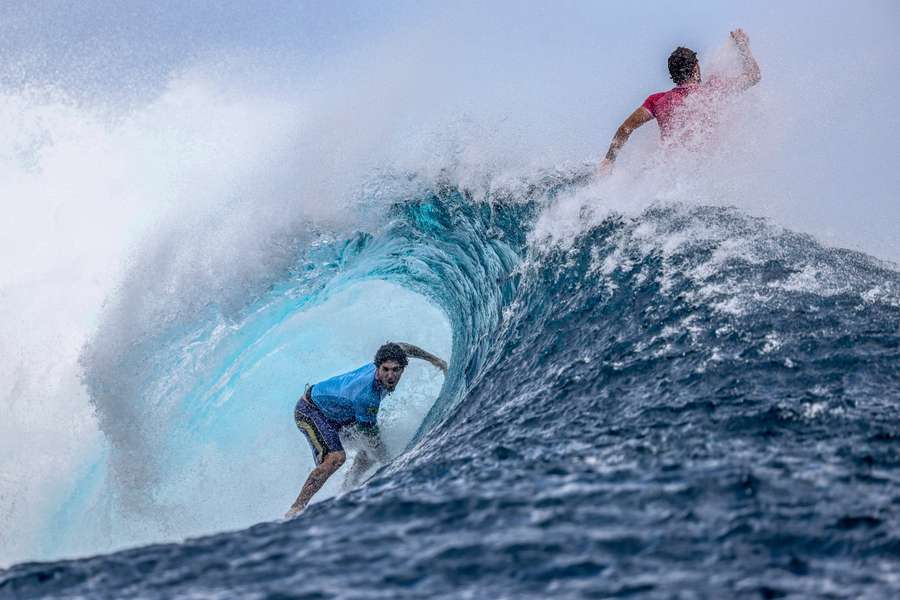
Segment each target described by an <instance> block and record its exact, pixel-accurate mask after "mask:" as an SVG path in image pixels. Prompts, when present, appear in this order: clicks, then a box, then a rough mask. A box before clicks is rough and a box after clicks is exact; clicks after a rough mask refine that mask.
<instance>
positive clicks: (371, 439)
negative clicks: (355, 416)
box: [356, 423, 387, 462]
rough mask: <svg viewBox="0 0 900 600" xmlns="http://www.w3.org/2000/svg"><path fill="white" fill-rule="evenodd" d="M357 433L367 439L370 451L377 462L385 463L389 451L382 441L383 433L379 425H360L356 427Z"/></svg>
mask: <svg viewBox="0 0 900 600" xmlns="http://www.w3.org/2000/svg"><path fill="white" fill-rule="evenodd" d="M356 429H357V431H359V433H360V434H361V435H362V436H363V437H364V438H365V440H366V445H367V446H368V449H369V450H371V451H372V454H374V458H375V460H377V461H380V462H385V461H386V460H387V449H386V448H385V446H384V442H383V441H382V440H381V432H380V431H379V429H378V425H377V424H370V423H360V424H358V425H357V426H356Z"/></svg>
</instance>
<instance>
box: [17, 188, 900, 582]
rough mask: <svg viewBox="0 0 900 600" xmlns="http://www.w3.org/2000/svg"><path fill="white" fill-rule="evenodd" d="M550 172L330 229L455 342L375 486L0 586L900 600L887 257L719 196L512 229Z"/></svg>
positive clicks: (528, 214) (436, 196)
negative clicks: (418, 421)
mask: <svg viewBox="0 0 900 600" xmlns="http://www.w3.org/2000/svg"><path fill="white" fill-rule="evenodd" d="M560 185H563V183H560V182H553V181H550V182H544V184H542V187H540V189H534V190H532V193H531V195H526V197H524V198H523V197H518V198H510V197H503V196H502V194H501V195H498V197H496V198H494V201H493V202H473V201H471V200H470V199H469V198H467V195H466V193H465V192H462V191H460V190H458V189H456V188H453V187H449V186H448V187H446V188H439V189H432V190H430V191H428V192H426V193H422V194H419V195H416V196H415V197H409V198H399V199H398V200H397V202H396V204H395V205H394V207H393V209H392V210H393V219H392V221H391V222H390V223H389V224H388V225H386V226H385V227H384V228H383V229H382V230H381V231H380V232H378V233H377V234H375V235H368V234H367V235H360V236H358V237H356V238H353V239H351V240H349V243H348V241H347V240H345V241H339V242H336V243H335V244H336V247H338V246H339V247H340V248H341V250H340V252H341V260H340V261H339V264H340V267H339V268H338V269H337V270H338V271H350V270H353V269H356V270H357V272H358V277H359V278H360V280H363V279H367V278H368V279H371V278H376V279H386V280H389V281H392V282H395V283H399V284H400V285H402V286H405V287H407V288H409V289H411V290H413V291H416V292H420V293H422V294H425V295H426V296H427V297H429V298H431V299H432V300H433V301H435V302H436V303H438V304H439V305H440V306H441V307H442V308H443V309H444V310H445V311H446V313H447V314H448V316H449V318H450V321H451V324H452V327H453V333H454V341H453V343H454V353H453V355H454V360H455V362H454V364H453V365H452V370H451V374H450V378H449V380H448V382H447V384H446V385H445V386H444V389H443V391H442V393H441V396H440V398H438V400H437V402H436V404H435V406H434V408H433V409H432V411H431V413H430V414H429V415H428V417H427V418H426V420H425V422H424V424H423V425H422V428H421V430H420V431H419V434H418V435H417V436H416V439H415V440H414V442H413V443H412V444H411V445H410V447H409V448H408V450H407V451H406V452H405V453H403V454H402V455H401V456H400V457H399V458H397V459H396V460H395V461H394V462H393V463H391V464H390V465H388V466H387V467H385V468H383V469H382V470H380V471H379V472H378V473H377V474H376V475H375V476H374V477H373V478H372V479H371V480H370V481H369V483H368V484H367V485H365V486H363V487H361V488H360V489H357V490H355V491H353V492H351V493H348V494H345V495H342V496H338V497H336V498H332V499H330V500H327V501H324V502H320V503H318V504H314V505H312V506H311V507H310V508H309V509H308V510H307V511H306V512H305V513H303V514H302V515H301V516H300V517H299V518H297V519H296V520H293V521H290V522H267V523H262V524H259V525H256V526H253V527H250V528H249V529H245V530H241V531H233V532H227V533H221V534H217V535H214V536H210V537H205V538H201V539H194V540H189V541H187V542H184V543H175V544H160V545H153V546H147V547H141V548H135V549H132V550H127V551H123V552H118V553H115V554H111V555H105V556H97V557H94V558H87V559H81V560H71V561H59V562H52V563H30V564H22V565H17V566H13V567H11V568H9V569H7V570H5V571H0V597H2V598H30V597H91V598H105V597H109V598H157V597H197V598H213V597H215V598H230V597H248V598H545V597H549V598H607V597H616V598H620V597H621V598H624V597H639V598H781V597H786V598H808V597H826V598H891V597H900V427H898V423H900V420H898V417H900V408H898V407H900V274H898V272H897V271H896V270H895V268H894V267H892V266H891V265H885V264H882V263H880V262H879V261H877V260H875V259H873V258H871V257H868V256H865V255H863V254H860V253H857V252H851V251H847V250H841V249H830V248H825V247H823V246H821V245H820V244H818V243H817V242H816V241H815V240H813V239H812V238H810V237H808V236H805V235H800V234H797V233H793V232H791V231H786V230H783V229H779V228H777V227H774V226H773V225H771V224H770V223H767V222H765V221H763V220H760V219H755V218H752V217H749V216H747V215H745V214H742V213H741V212H739V211H737V210H736V209H729V208H721V207H714V206H703V205H699V206H685V205H680V204H657V205H654V206H653V207H652V208H650V209H648V210H646V211H645V212H643V213H642V214H640V215H639V216H634V217H625V216H618V215H612V216H609V217H607V218H605V219H603V220H598V221H596V222H593V225H591V226H589V227H585V229H584V230H583V231H582V233H581V234H579V235H578V236H577V237H576V238H575V239H574V240H569V241H567V242H565V243H540V242H541V240H536V239H534V238H531V239H529V238H528V235H529V232H530V231H531V230H532V227H533V225H534V223H535V220H536V219H537V218H538V214H539V212H540V210H541V209H540V206H541V202H540V201H539V200H538V199H539V198H543V197H545V196H546V195H547V194H549V195H550V196H552V195H553V194H554V193H555V192H556V191H557V188H558V186H560ZM532 196H533V197H532ZM298 266H299V267H300V268H298V269H297V270H296V273H300V274H302V273H303V269H302V265H298ZM297 277H301V276H300V275H297ZM298 281H299V280H298ZM292 285H293V284H292V283H291V282H290V280H286V282H285V287H286V288H291V286H292ZM298 285H299V284H298Z"/></svg>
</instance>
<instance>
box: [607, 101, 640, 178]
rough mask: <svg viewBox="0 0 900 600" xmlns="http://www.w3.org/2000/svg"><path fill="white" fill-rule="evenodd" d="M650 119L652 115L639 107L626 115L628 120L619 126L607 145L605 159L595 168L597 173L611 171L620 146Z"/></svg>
mask: <svg viewBox="0 0 900 600" xmlns="http://www.w3.org/2000/svg"><path fill="white" fill-rule="evenodd" d="M651 119H653V113H651V112H650V111H649V110H647V109H646V108H644V106H643V105H641V106H639V107H638V108H637V109H636V110H635V111H634V112H633V113H631V114H630V115H628V118H627V119H625V121H624V122H623V123H622V124H621V125H619V128H618V129H617V130H616V135H614V136H613V139H612V142H611V143H610V144H609V150H607V152H606V157H605V158H604V159H603V160H602V161H600V165H599V166H598V167H597V171H598V172H599V173H600V174H601V175H606V174H608V173H609V172H610V171H612V166H613V163H614V162H616V157H617V156H618V155H619V150H621V149H622V146H624V145H625V142H627V141H628V138H629V137H630V136H631V133H632V132H633V131H634V130H635V129H637V128H638V127H640V126H641V125H643V124H644V123H646V122H647V121H650V120H651Z"/></svg>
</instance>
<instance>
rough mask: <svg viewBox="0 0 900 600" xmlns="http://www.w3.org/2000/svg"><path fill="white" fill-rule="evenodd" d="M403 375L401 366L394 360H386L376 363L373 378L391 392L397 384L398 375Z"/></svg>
mask: <svg viewBox="0 0 900 600" xmlns="http://www.w3.org/2000/svg"><path fill="white" fill-rule="evenodd" d="M402 375H403V367H401V366H400V363H398V362H397V361H396V360H386V361H384V362H383V363H381V364H380V365H378V370H377V371H375V379H377V380H378V383H380V384H381V385H382V387H384V389H386V390H387V391H389V392H393V391H394V388H396V387H397V384H398V383H400V377H401V376H402Z"/></svg>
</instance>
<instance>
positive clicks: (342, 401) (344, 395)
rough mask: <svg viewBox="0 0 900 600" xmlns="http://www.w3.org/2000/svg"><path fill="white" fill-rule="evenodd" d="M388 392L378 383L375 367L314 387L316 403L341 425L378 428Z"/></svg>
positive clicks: (357, 370)
mask: <svg viewBox="0 0 900 600" xmlns="http://www.w3.org/2000/svg"><path fill="white" fill-rule="evenodd" d="M383 395H384V390H383V388H382V387H381V386H379V385H377V384H376V383H375V364H374V363H369V364H367V365H365V366H362V367H360V368H358V369H356V370H355V371H350V372H349V373H344V374H343V375H337V376H336V377H332V378H331V379H326V380H325V381H322V382H320V383H317V384H316V385H314V386H313V388H312V401H313V404H315V405H316V406H318V407H319V410H321V411H322V412H323V413H324V414H325V416H326V417H328V419H329V420H331V421H335V422H336V423H339V424H341V425H351V424H353V423H360V424H362V425H375V418H376V417H377V416H378V407H379V405H380V404H381V397H382V396H383Z"/></svg>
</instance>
